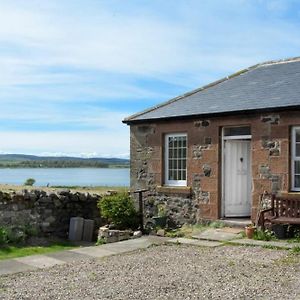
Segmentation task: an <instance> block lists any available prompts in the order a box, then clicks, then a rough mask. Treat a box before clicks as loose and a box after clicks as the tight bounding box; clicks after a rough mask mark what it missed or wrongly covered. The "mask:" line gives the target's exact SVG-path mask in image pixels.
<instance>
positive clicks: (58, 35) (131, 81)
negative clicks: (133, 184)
mask: <svg viewBox="0 0 300 300" xmlns="http://www.w3.org/2000/svg"><path fill="white" fill-rule="evenodd" d="M294 56H300V1H297V0H290V1H289V0H269V1H268V0H265V1H263V0H222V1H219V0H203V1H202V0H197V1H196V0H147V1H146V0H126V1H124V0H105V1H101V0H98V1H96V0H85V1H84V0H80V1H79V0H64V1H61V0H60V1H55V0H51V1H40V0H38V1H34V0H26V1H24V0H20V1H18V0H10V1H7V0H6V1H4V0H3V1H1V0H0V104H1V107H0V128H1V130H0V141H1V142H0V153H1V152H2V153H28V154H41V155H48V154H54V155H59V154H64V155H65V154H67V155H80V156H119V157H128V154H129V128H128V127H127V126H126V125H124V124H122V123H121V120H122V119H123V118H124V117H126V116H128V115H130V114H132V113H135V112H137V111H139V110H143V109H145V108H147V107H149V106H152V105H155V104H157V103H159V102H162V101H165V100H168V99H169V98H172V97H174V96H177V95H179V94H182V93H185V92H187V91H189V90H191V89H194V88H197V87H200V86H202V85H204V84H207V83H209V82H211V81H214V80H216V79H219V78H220V77H223V76H226V75H229V74H231V73H233V72H235V71H238V70H240V69H243V68H245V67H248V66H250V65H253V64H256V63H258V62H262V61H266V60H272V59H280V58H287V57H294Z"/></svg>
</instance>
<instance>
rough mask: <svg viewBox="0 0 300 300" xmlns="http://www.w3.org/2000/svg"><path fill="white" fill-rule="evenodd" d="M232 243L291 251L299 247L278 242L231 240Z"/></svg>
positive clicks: (295, 244)
mask: <svg viewBox="0 0 300 300" xmlns="http://www.w3.org/2000/svg"><path fill="white" fill-rule="evenodd" d="M232 243H234V244H240V245H246V246H247V245H250V246H264V247H266V246H267V247H268V246H271V247H278V248H286V249H292V248H294V247H300V243H288V242H284V241H282V242H279V241H258V240H252V239H238V240H233V241H232Z"/></svg>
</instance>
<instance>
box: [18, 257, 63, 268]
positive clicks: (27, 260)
mask: <svg viewBox="0 0 300 300" xmlns="http://www.w3.org/2000/svg"><path fill="white" fill-rule="evenodd" d="M14 260H15V261H17V262H20V263H22V264H26V265H29V266H33V267H36V268H40V269H43V268H49V267H53V266H56V265H62V264H64V263H65V262H64V261H62V260H60V259H56V258H52V257H48V256H46V255H30V256H24V257H19V258H14Z"/></svg>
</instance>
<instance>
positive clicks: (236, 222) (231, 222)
mask: <svg viewBox="0 0 300 300" xmlns="http://www.w3.org/2000/svg"><path fill="white" fill-rule="evenodd" d="M220 221H221V222H222V223H223V224H225V226H229V227H235V228H245V227H246V226H247V225H250V224H251V223H252V222H251V219H250V218H247V219H246V218H228V219H222V220H220Z"/></svg>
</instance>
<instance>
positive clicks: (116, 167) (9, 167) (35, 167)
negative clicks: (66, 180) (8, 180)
mask: <svg viewBox="0 0 300 300" xmlns="http://www.w3.org/2000/svg"><path fill="white" fill-rule="evenodd" d="M0 169H14V170H16V169H130V166H129V165H126V166H115V165H111V166H103V167H95V166H5V165H0Z"/></svg>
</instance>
